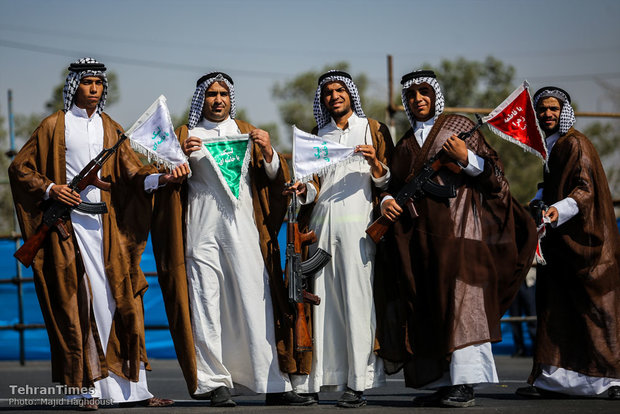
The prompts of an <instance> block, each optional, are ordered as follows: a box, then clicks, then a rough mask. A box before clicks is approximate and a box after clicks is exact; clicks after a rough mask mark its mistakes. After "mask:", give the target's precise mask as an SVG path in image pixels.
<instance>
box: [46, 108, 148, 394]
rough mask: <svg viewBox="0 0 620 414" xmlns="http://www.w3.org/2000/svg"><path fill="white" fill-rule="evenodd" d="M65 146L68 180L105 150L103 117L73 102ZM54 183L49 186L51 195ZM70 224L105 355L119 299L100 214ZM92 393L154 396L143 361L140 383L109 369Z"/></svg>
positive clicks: (77, 216) (95, 197)
mask: <svg viewBox="0 0 620 414" xmlns="http://www.w3.org/2000/svg"><path fill="white" fill-rule="evenodd" d="M65 145H66V153H65V160H66V169H67V183H68V182H70V181H71V180H72V179H73V177H74V176H76V175H77V174H78V173H79V172H80V171H81V170H82V169H83V168H84V167H85V166H86V164H88V163H89V162H90V161H91V160H92V159H93V158H95V157H96V156H97V155H98V154H99V153H100V152H101V150H102V149H103V122H102V120H101V116H100V115H99V114H98V113H93V115H92V116H91V117H89V116H88V114H87V113H86V110H85V109H81V108H78V107H77V106H75V105H74V106H73V107H72V108H71V109H70V110H69V111H67V113H66V114H65ZM149 178H151V180H148V181H145V190H147V191H152V190H153V189H155V188H157V180H156V179H155V181H153V177H149ZM155 178H156V176H155ZM52 185H53V184H50V186H49V187H48V194H49V189H50V188H51V186H52ZM80 197H81V199H82V201H86V202H91V203H97V202H100V201H101V190H99V188H97V187H95V186H92V185H89V186H88V187H86V188H85V189H84V190H82V191H81V192H80ZM71 223H72V225H73V231H74V233H75V237H76V239H77V242H78V247H79V249H80V253H81V257H82V262H83V263H84V268H85V271H86V276H87V278H88V281H89V283H90V292H89V293H92V298H91V299H92V304H93V313H94V317H95V322H96V324H97V331H98V333H99V338H100V339H101V344H102V348H103V352H104V354H105V352H106V351H107V343H108V339H109V337H110V329H111V327H112V319H113V318H114V312H115V310H116V302H115V300H114V297H113V296H112V291H111V289H110V285H109V283H108V279H107V277H106V274H105V265H104V260H103V227H102V222H101V215H99V214H87V213H83V212H80V211H77V210H75V209H73V210H71ZM90 396H92V397H98V398H103V399H108V400H111V401H113V402H129V401H141V400H146V399H148V398H151V397H152V396H153V395H152V394H151V393H150V392H149V390H148V387H147V382H146V372H145V369H144V364H143V363H141V364H140V373H139V380H138V382H131V381H129V380H126V379H124V378H121V377H119V376H118V375H116V374H114V373H113V372H109V376H108V377H106V378H103V379H101V380H99V381H95V390H94V392H93V393H92V394H91V395H90Z"/></svg>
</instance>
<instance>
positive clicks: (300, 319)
mask: <svg viewBox="0 0 620 414" xmlns="http://www.w3.org/2000/svg"><path fill="white" fill-rule="evenodd" d="M295 308H296V310H297V312H296V313H297V316H296V318H295V330H294V332H293V335H294V337H295V351H297V352H308V351H312V336H311V335H310V330H309V329H308V322H307V321H306V305H305V303H296V304H295Z"/></svg>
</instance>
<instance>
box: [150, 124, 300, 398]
mask: <svg viewBox="0 0 620 414" xmlns="http://www.w3.org/2000/svg"><path fill="white" fill-rule="evenodd" d="M235 122H236V123H237V126H238V127H239V130H240V131H241V133H242V134H247V133H249V132H250V131H252V130H253V129H255V127H254V126H252V125H250V124H248V123H247V122H243V121H239V120H235ZM188 132H189V130H188V129H187V125H184V126H182V127H180V128H179V129H178V130H177V131H176V134H177V136H178V137H179V140H180V142H181V143H183V142H184V141H185V140H186V139H187V138H188ZM279 156H280V170H279V171H278V175H277V176H276V178H275V179H274V180H273V181H271V180H269V178H268V177H267V174H266V173H265V169H264V160H263V155H262V152H261V150H260V147H259V146H258V145H257V144H254V145H253V146H252V158H251V161H250V165H249V173H250V185H251V188H252V203H253V206H254V221H255V222H256V228H257V229H258V234H259V237H260V243H261V245H260V248H261V253H262V255H263V260H264V262H265V267H266V269H267V271H268V273H269V286H270V291H271V298H272V303H273V308H274V319H275V320H274V323H275V334H276V345H277V351H278V362H279V364H280V370H281V371H282V372H295V371H297V364H296V362H295V358H294V357H293V352H292V350H293V330H292V328H293V316H292V314H291V311H292V307H291V306H290V304H289V302H288V293H287V291H286V289H285V287H284V279H283V275H282V267H281V264H280V247H279V245H278V232H279V231H280V227H281V226H282V222H283V220H284V215H285V214H286V207H287V204H288V198H287V197H285V196H283V195H282V191H283V190H284V183H286V182H288V181H290V173H289V170H288V166H287V163H286V161H285V160H284V158H282V156H281V155H279ZM168 187H169V188H164V189H162V190H163V191H162V190H160V191H159V192H158V194H157V195H156V196H155V207H154V213H153V223H152V225H153V228H152V234H151V236H152V242H153V251H154V253H155V259H156V262H157V273H158V276H159V284H160V286H161V291H162V294H163V296H164V303H165V305H166V313H167V315H168V323H169V325H170V333H171V335H172V340H173V342H174V348H175V350H176V353H177V358H178V360H179V364H180V365H181V370H182V371H183V376H184V377H185V381H186V383H187V389H188V391H189V393H190V395H193V394H194V392H195V391H196V388H197V385H198V382H197V377H196V375H197V372H196V353H195V348H194V338H193V334H192V325H191V315H190V309H189V296H188V288H187V274H186V273H185V243H184V242H185V237H184V233H185V225H186V223H185V217H186V214H185V213H186V208H187V184H186V183H185V184H184V185H175V186H168ZM239 237H243V235H239Z"/></svg>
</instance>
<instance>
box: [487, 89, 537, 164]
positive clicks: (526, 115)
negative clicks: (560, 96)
mask: <svg viewBox="0 0 620 414" xmlns="http://www.w3.org/2000/svg"><path fill="white" fill-rule="evenodd" d="M482 120H483V121H484V122H486V123H487V125H488V126H489V128H490V129H491V131H493V132H494V133H495V134H496V135H498V136H499V137H501V138H504V139H506V140H508V141H510V142H512V143H513V144H517V145H518V146H520V147H521V148H523V149H524V150H526V151H529V152H531V153H532V154H534V155H536V156H538V157H540V158H541V159H542V160H543V161H545V162H547V146H546V144H545V139H544V138H543V133H542V131H541V130H540V126H539V125H538V120H537V119H536V111H535V110H534V104H533V103H532V98H531V97H530V91H529V85H528V83H527V81H523V84H522V85H521V86H519V87H518V88H517V89H516V90H515V91H514V92H513V93H511V94H510V96H509V97H508V98H506V99H505V100H504V102H502V103H501V104H500V105H499V106H498V107H497V108H495V109H494V110H493V112H491V113H490V114H489V115H487V116H485V117H484V118H482Z"/></svg>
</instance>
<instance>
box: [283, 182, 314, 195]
mask: <svg viewBox="0 0 620 414" xmlns="http://www.w3.org/2000/svg"><path fill="white" fill-rule="evenodd" d="M293 192H294V193H295V194H297V196H301V197H304V198H305V197H306V194H307V193H308V187H306V184H305V183H302V182H299V181H297V182H296V183H295V184H292V185H290V186H286V188H285V189H284V191H282V195H291V194H293Z"/></svg>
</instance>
